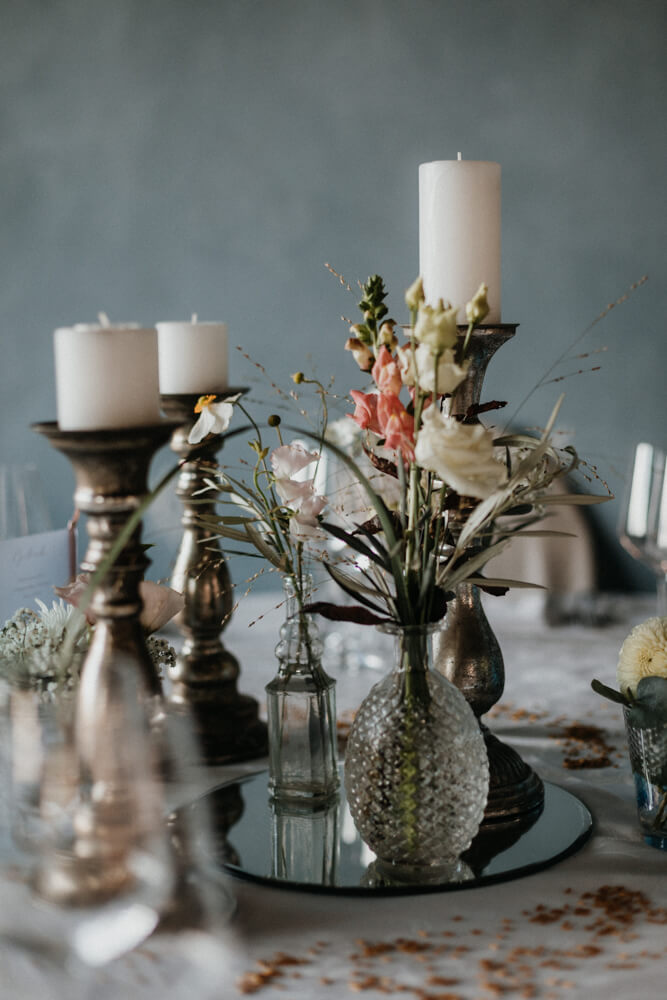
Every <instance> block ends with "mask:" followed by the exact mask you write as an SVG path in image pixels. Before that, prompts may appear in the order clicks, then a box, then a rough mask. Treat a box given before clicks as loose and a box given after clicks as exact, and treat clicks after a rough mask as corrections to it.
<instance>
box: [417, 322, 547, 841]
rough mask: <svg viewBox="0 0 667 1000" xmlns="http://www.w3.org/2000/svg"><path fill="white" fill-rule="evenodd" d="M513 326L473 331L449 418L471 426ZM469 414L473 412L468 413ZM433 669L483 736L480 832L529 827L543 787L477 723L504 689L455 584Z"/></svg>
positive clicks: (484, 636) (494, 655)
mask: <svg viewBox="0 0 667 1000" xmlns="http://www.w3.org/2000/svg"><path fill="white" fill-rule="evenodd" d="M515 331H516V324H506V323H504V324H502V325H499V326H486V327H481V328H478V329H477V330H475V331H473V334H472V337H471V341H470V350H469V357H470V358H471V360H472V363H471V366H470V371H469V374H468V377H467V378H466V380H465V381H464V382H463V383H462V384H461V385H460V386H459V388H458V389H457V391H456V393H455V395H454V397H453V399H452V400H451V402H450V413H451V414H452V415H456V416H466V415H467V417H468V422H469V423H470V422H475V421H477V419H478V418H477V415H476V414H475V412H474V407H476V406H477V405H478V404H479V401H480V396H481V391H482V384H483V382H484V376H485V374H486V369H487V366H488V363H489V361H490V360H491V358H492V356H493V355H494V354H495V352H496V351H497V350H498V348H499V347H501V346H502V345H503V344H504V343H505V342H506V341H508V340H509V339H510V338H511V337H513V336H514V333H515ZM471 408H473V409H472V410H471ZM434 647H435V648H434V665H435V668H436V669H437V670H439V671H440V672H441V673H443V674H444V675H445V677H447V678H448V679H449V680H450V681H451V682H452V683H453V684H455V685H456V686H457V687H458V688H459V690H460V691H461V692H462V693H463V695H464V696H465V698H466V700H467V701H468V703H469V704H470V706H471V708H472V710H473V711H474V713H475V715H476V716H477V718H478V719H479V720H480V726H481V727H482V732H483V733H484V739H485V741H486V749H487V752H488V755H489V771H490V784H489V796H488V800H487V805H486V810H485V813H484V820H483V823H482V830H484V829H488V828H490V827H497V828H503V827H506V826H507V825H512V826H514V825H516V824H519V825H525V824H527V825H530V823H531V822H532V821H533V820H534V819H536V818H537V816H538V815H539V814H540V812H541V811H542V808H543V805H544V786H543V784H542V781H541V780H540V778H539V777H538V776H537V775H536V774H535V772H534V771H533V770H532V768H531V767H529V765H528V764H526V762H525V761H524V760H523V759H522V758H521V757H520V755H519V754H518V753H517V752H516V751H515V750H514V749H513V748H512V747H510V746H507V745H506V744H505V743H502V742H501V741H500V740H499V739H498V738H497V737H496V736H494V735H493V733H491V732H490V731H489V730H488V729H487V727H486V726H485V725H483V723H482V722H481V717H482V716H483V715H484V714H485V713H486V712H488V711H489V709H490V708H492V707H493V705H495V703H496V702H497V701H499V699H500V697H501V696H502V693H503V690H504V687H505V668H504V663H503V655H502V652H501V650H500V645H499V643H498V640H497V639H496V636H495V635H494V633H493V629H492V628H491V626H490V625H489V622H488V620H487V617H486V615H485V613H484V608H483V607H482V602H481V599H480V593H479V590H478V588H477V587H475V586H474V585H473V584H470V583H463V584H460V585H459V586H458V587H457V589H456V597H455V599H454V600H453V601H451V603H450V604H449V605H448V608H447V615H446V617H445V627H444V629H443V631H442V632H441V633H439V634H438V635H436V637H435V640H434Z"/></svg>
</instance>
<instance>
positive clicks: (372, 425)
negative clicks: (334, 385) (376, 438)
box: [350, 389, 381, 434]
mask: <svg viewBox="0 0 667 1000" xmlns="http://www.w3.org/2000/svg"><path fill="white" fill-rule="evenodd" d="M350 395H351V396H352V399H353V400H354V404H355V407H356V409H355V411H354V413H351V414H350V416H351V417H352V419H353V420H355V421H356V422H357V423H358V424H359V426H360V427H361V429H362V430H363V431H366V430H369V431H374V433H375V434H380V433H381V431H380V425H379V424H378V415H377V407H378V395H377V393H376V392H368V393H365V392H359V391H358V390H357V389H352V390H351V392H350Z"/></svg>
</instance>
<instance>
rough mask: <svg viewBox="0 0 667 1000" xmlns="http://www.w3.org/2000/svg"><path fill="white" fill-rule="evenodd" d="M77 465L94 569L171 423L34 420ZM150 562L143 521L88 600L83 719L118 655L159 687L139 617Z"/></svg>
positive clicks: (133, 506)
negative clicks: (63, 425)
mask: <svg viewBox="0 0 667 1000" xmlns="http://www.w3.org/2000/svg"><path fill="white" fill-rule="evenodd" d="M32 427H33V430H35V431H36V432H37V433H38V434H41V435H43V437H45V438H46V439H47V441H48V442H49V444H51V445H52V446H53V447H54V448H56V449H57V450H58V451H60V452H62V453H63V454H64V455H66V457H67V458H68V459H69V461H70V462H71V463H72V467H73V469H74V475H75V477H76V487H75V491H74V502H75V505H76V507H77V508H78V509H79V510H81V511H82V512H83V513H84V514H87V515H88V522H87V531H88V538H89V542H88V549H87V551H86V555H85V557H84V559H83V561H82V563H81V569H82V570H83V571H84V572H86V573H90V574H94V573H95V571H96V570H97V569H98V568H99V567H100V566H101V565H102V563H103V561H104V559H105V558H106V556H107V555H108V554H109V552H110V551H111V549H112V547H113V545H114V543H115V542H116V539H117V538H118V535H119V533H120V531H121V529H122V528H123V527H124V525H125V522H126V521H127V519H128V518H129V517H130V516H131V514H133V513H134V512H135V511H136V510H137V509H138V507H139V506H140V505H141V503H142V501H143V500H144V499H145V497H146V495H147V493H148V469H149V466H150V462H151V459H152V457H153V455H154V454H155V452H156V451H157V450H158V448H160V447H161V446H162V445H163V444H165V443H166V442H167V441H168V440H169V438H170V436H171V434H172V431H173V429H174V425H173V423H170V422H169V421H167V420H165V421H162V422H160V423H159V424H155V425H152V426H149V427H127V428H118V429H113V430H85V431H61V430H60V428H59V427H58V424H57V423H55V422H50V423H39V424H33V425H32ZM149 565H150V560H149V559H148V558H147V556H146V553H145V551H144V547H143V545H142V544H141V525H138V526H137V528H136V529H135V531H134V532H133V534H132V536H131V538H130V539H129V540H128V542H127V544H126V545H125V547H124V548H123V551H122V552H121V554H120V555H119V556H118V558H117V559H116V561H115V562H114V563H113V565H112V566H111V567H110V568H109V570H108V572H107V573H106V574H105V575H104V578H103V579H102V580H101V581H100V582H99V583H98V585H97V586H96V587H95V590H94V592H93V595H92V598H91V601H90V610H91V612H92V613H93V614H94V616H95V620H96V626H95V634H94V636H93V639H92V641H91V644H90V648H89V650H88V652H87V654H86V657H85V659H84V662H83V667H82V669H81V685H80V688H79V724H81V715H82V714H83V716H84V717H85V715H86V712H87V711H88V710H89V707H90V706H92V704H93V703H94V701H95V692H96V690H97V688H98V686H99V684H100V678H101V676H102V675H103V674H104V672H105V671H107V670H108V669H109V665H110V663H111V662H112V660H113V659H114V657H115V656H117V655H122V656H123V657H124V658H126V659H127V660H131V661H134V662H136V664H137V669H138V670H139V671H140V673H141V675H142V677H143V681H144V684H145V686H146V688H147V690H148V691H149V692H151V693H152V694H160V693H161V690H162V688H161V684H160V678H159V677H158V675H157V672H156V670H155V667H154V665H153V663H152V661H151V658H150V655H149V652H148V648H147V646H146V640H145V637H144V630H143V628H142V626H141V623H140V621H139V618H140V615H141V610H142V602H141V596H140V594H139V584H140V583H141V581H142V580H143V577H144V572H145V570H146V568H147V567H148V566H149Z"/></svg>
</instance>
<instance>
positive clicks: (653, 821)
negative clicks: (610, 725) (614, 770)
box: [624, 709, 667, 851]
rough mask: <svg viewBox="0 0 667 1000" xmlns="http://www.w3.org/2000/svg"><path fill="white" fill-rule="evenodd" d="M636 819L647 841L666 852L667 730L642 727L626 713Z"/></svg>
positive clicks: (659, 727)
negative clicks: (635, 799)
mask: <svg viewBox="0 0 667 1000" xmlns="http://www.w3.org/2000/svg"><path fill="white" fill-rule="evenodd" d="M624 715H625V732H626V735H627V738H628V750H629V753H630V765H631V767H632V774H633V777H634V779H635V791H636V793H637V815H638V817H639V828H640V830H641V832H642V834H643V836H644V840H645V841H646V843H647V844H650V845H651V846H652V847H658V848H660V849H661V850H663V851H664V850H667V726H655V727H651V728H648V727H640V726H635V725H633V724H632V722H631V721H630V714H629V712H628V710H627V709H624Z"/></svg>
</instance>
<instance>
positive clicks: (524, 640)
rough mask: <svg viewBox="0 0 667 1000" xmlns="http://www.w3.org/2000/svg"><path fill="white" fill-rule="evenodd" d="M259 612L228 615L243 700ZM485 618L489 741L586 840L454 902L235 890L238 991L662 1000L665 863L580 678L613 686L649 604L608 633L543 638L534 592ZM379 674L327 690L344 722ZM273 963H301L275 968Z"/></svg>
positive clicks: (253, 673)
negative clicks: (582, 810)
mask: <svg viewBox="0 0 667 1000" xmlns="http://www.w3.org/2000/svg"><path fill="white" fill-rule="evenodd" d="M260 601H261V598H260V597H256V598H254V599H253V604H252V606H251V607H247V608H246V607H244V606H242V607H241V608H240V609H239V612H238V613H237V616H236V618H235V619H234V621H233V622H232V623H231V625H230V627H229V629H228V631H227V633H226V636H225V639H226V642H227V645H228V646H229V647H230V648H231V649H232V650H233V651H234V652H235V653H236V654H237V655H238V656H239V659H240V660H241V662H242V669H243V673H242V680H241V687H242V689H243V690H244V691H248V692H250V693H253V694H255V695H256V696H258V697H260V698H261V693H262V692H261V689H262V685H263V683H264V682H265V680H266V678H267V676H268V675H269V673H270V671H271V670H272V669H273V662H272V659H271V651H270V646H271V643H270V642H268V639H269V636H272V639H271V641H273V639H274V638H275V637H276V635H277V628H278V627H279V624H280V620H281V612H280V611H278V612H276V613H273V614H269V615H268V616H267V617H266V618H265V619H264V620H263V621H262V622H260V623H258V624H255V625H253V626H252V627H251V628H250V629H247V628H245V625H244V620H243V619H244V618H248V616H249V615H253V614H257V604H258V603H260ZM266 604H267V606H268V607H271V602H270V601H267V602H266ZM485 605H486V609H487V613H488V616H489V619H490V621H491V622H492V624H493V627H494V629H495V632H496V635H497V636H498V638H499V640H500V643H501V646H502V649H503V655H504V659H505V669H506V677H507V680H506V689H505V695H504V697H503V699H502V702H501V707H500V710H498V711H497V712H495V713H494V716H493V717H492V718H491V719H490V720H489V721H490V724H491V727H492V728H493V730H494V731H495V732H496V734H497V735H498V736H500V737H501V738H502V739H503V740H506V741H507V742H509V743H511V744H512V745H513V746H515V747H516V748H517V749H518V750H519V751H520V753H521V754H522V756H523V757H524V758H525V759H526V760H527V761H528V762H529V763H530V764H531V765H532V766H533V767H534V768H535V769H536V770H537V771H538V773H539V774H540V776H541V777H542V778H544V779H546V780H548V781H550V782H553V783H555V784H558V785H561V786H563V787H564V788H567V789H569V790H570V791H572V792H573V793H574V794H575V795H577V796H579V798H580V799H581V800H582V801H583V802H584V803H585V804H586V805H587V806H588V808H589V809H590V811H591V813H592V815H593V818H594V829H593V834H592V837H591V839H590V840H589V841H588V843H587V844H586V845H585V846H584V847H583V848H582V849H581V850H580V851H579V852H578V853H577V854H575V855H574V856H572V857H570V858H568V859H566V860H564V861H562V862H560V863H559V864H557V865H556V866H554V867H552V868H549V869H547V870H545V871H543V872H540V873H537V874H533V875H530V876H527V877H524V878H522V879H518V880H514V881H510V882H506V883H501V884H499V885H493V886H487V887H478V888H474V889H468V890H463V891H460V892H454V893H452V892H449V893H443V894H435V895H415V896H411V897H407V898H406V897H383V898H378V899H366V898H358V897H354V898H351V897H344V896H341V897H332V896H331V895H327V896H317V895H313V894H310V893H301V892H292V891H285V890H281V889H274V888H269V887H263V886H258V885H253V884H250V883H247V882H241V881H235V882H234V888H235V891H236V895H237V899H238V915H237V920H236V923H237V927H238V928H239V929H240V930H241V932H242V933H243V936H244V938H245V943H246V947H247V952H248V959H249V961H248V962H247V965H246V968H247V971H248V973H250V974H249V975H247V976H246V977H245V979H244V980H243V984H244V985H245V987H246V989H248V990H250V989H254V988H255V987H259V988H258V995H260V996H267V997H273V996H275V997H279V996H281V995H283V996H286V997H289V998H290V1000H292V998H294V1000H297V998H304V1000H305V998H309V1000H320V998H322V1000H324V998H331V997H333V996H340V995H343V996H346V995H353V994H354V993H356V992H363V993H364V994H365V995H366V996H368V997H369V998H371V997H372V998H375V997H381V996H387V995H392V994H396V995H401V994H404V995H405V996H408V997H409V996H413V997H418V998H419V1000H455V998H464V1000H473V998H474V1000H477V998H486V997H494V996H499V995H507V996H511V997H545V998H547V997H549V998H554V1000H555V998H558V997H579V996H584V995H585V996H586V997H590V998H593V997H600V998H602V997H607V996H609V995H613V996H614V997H615V998H618V1000H625V998H627V1000H635V998H637V997H649V996H656V997H659V996H664V994H665V981H666V974H667V935H666V933H665V924H666V923H667V909H665V910H663V909H661V908H663V907H667V854H666V853H663V852H661V851H659V850H656V849H655V848H652V847H649V846H647V845H646V844H645V843H644V842H643V840H642V838H641V836H640V833H639V828H638V825H637V818H636V810H635V799H634V785H633V782H632V777H631V774H630V769H629V765H628V762H627V756H626V752H625V737H624V732H623V723H622V717H621V713H620V710H619V709H618V708H617V707H616V706H614V705H612V704H610V703H608V702H606V701H604V700H603V699H601V698H599V697H598V696H597V695H595V694H594V693H593V692H592V691H591V688H590V682H591V679H592V678H593V677H598V678H600V679H601V680H604V681H606V682H607V683H610V684H614V676H615V668H616V661H617V654H618V650H619V648H620V646H621V643H622V641H623V639H624V637H625V635H626V634H627V632H628V630H629V628H630V627H631V625H632V624H636V623H637V622H638V621H641V620H643V619H644V618H646V617H648V616H649V615H651V614H653V613H654V610H653V609H654V603H653V601H652V600H651V599H640V600H637V599H635V600H620V601H609V603H608V607H607V610H608V611H609V612H610V614H611V615H612V616H614V617H615V618H617V620H616V621H614V622H612V623H610V624H607V625H606V626H604V627H590V626H582V625H570V626H559V627H553V628H550V627H547V626H546V625H544V624H543V619H542V616H541V598H540V597H538V596H537V595H535V594H524V595H520V596H516V597H515V596H512V597H509V598H502V599H499V598H496V599H494V598H487V599H486V600H485ZM598 610H599V609H598ZM271 622H275V624H274V625H271ZM346 628H347V626H346ZM260 630H261V631H260ZM260 636H261V640H262V641H261V642H260V641H258V640H259V637H260ZM267 643H268V648H267ZM260 649H261V650H262V651H263V652H259V650H260ZM378 676H379V675H378V674H376V673H375V672H374V671H370V670H366V671H361V672H358V673H357V674H356V675H352V676H350V675H349V674H341V675H339V676H338V705H339V710H340V711H341V713H342V714H343V715H344V714H345V711H346V709H348V708H351V707H353V706H356V705H357V704H358V703H359V701H360V700H361V698H363V696H364V695H365V694H366V692H367V691H368V689H369V688H370V686H371V685H372V684H373V683H375V681H376V680H377V679H378ZM573 726H576V727H577V728H571V727H573ZM584 726H585V727H591V726H594V727H597V729H599V730H601V731H602V732H600V733H598V732H596V731H595V730H592V731H587V730H586V729H584V728H581V727H584ZM575 737H583V740H582V739H577V738H575ZM609 747H613V748H614V749H613V750H611V751H609V757H610V759H611V766H605V767H597V766H583V767H581V766H578V763H585V762H586V761H588V762H590V763H591V764H597V763H600V762H601V759H602V758H603V757H604V756H605V754H607V752H608V748H609ZM578 758H579V759H580V758H583V760H581V761H578V760H577V759H578ZM248 769H250V768H248ZM633 894H634V895H633ZM641 894H644V895H641ZM281 952H282V953H285V954H286V955H287V956H290V957H291V958H295V959H298V960H299V961H300V963H302V964H295V965H291V964H281V959H280V957H279V958H278V961H277V962H276V961H275V959H276V955H277V954H278V953H281ZM258 963H259V964H258ZM279 988H282V993H281V992H278V989H279ZM233 995H234V994H232V996H233Z"/></svg>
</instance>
